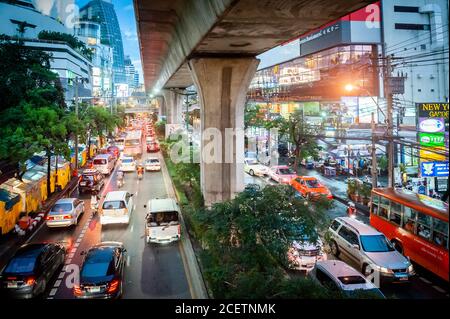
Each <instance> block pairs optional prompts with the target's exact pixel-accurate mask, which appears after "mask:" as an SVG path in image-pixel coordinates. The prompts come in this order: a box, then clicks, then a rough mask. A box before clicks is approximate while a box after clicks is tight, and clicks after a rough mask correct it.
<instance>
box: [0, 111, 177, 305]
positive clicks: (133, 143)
mask: <svg viewBox="0 0 450 319" xmlns="http://www.w3.org/2000/svg"><path fill="white" fill-rule="evenodd" d="M158 151H159V143H158V140H157V138H156V135H155V129H154V126H153V123H152V122H151V121H150V120H149V119H148V118H144V117H143V118H140V119H132V120H131V123H130V125H129V126H128V127H127V129H125V130H124V131H121V132H118V133H117V135H116V136H115V138H114V140H111V141H110V143H109V144H108V145H106V146H105V147H104V148H103V149H101V150H99V152H98V154H97V155H96V156H95V157H94V158H93V159H92V160H91V162H90V164H89V165H88V167H87V168H84V169H83V170H80V173H79V178H78V187H77V192H76V193H73V195H75V194H78V196H77V197H69V198H62V199H59V200H58V201H56V203H55V204H54V205H53V207H51V209H50V210H49V212H48V213H47V214H46V217H45V223H44V224H43V226H42V227H43V228H45V227H46V228H47V229H48V231H49V233H48V234H43V235H41V233H43V231H40V232H39V230H38V231H37V236H36V237H38V238H39V237H43V239H45V240H43V241H39V240H38V239H37V238H36V237H35V238H30V239H31V240H30V241H29V242H28V243H26V244H24V245H22V246H21V247H20V248H19V249H18V250H17V251H16V252H15V253H14V255H13V256H12V257H11V258H10V259H9V260H8V261H7V262H6V264H5V266H4V268H3V270H2V271H1V273H0V290H1V295H2V296H5V297H7V298H8V297H9V298H49V299H53V298H56V297H58V298H79V299H92V298H102V299H105V298H106V299H112V298H113V299H114V298H120V297H122V296H123V294H124V287H125V283H124V276H125V272H126V268H127V266H130V265H129V264H130V258H129V256H127V254H128V251H127V249H129V248H128V247H126V245H125V244H124V242H122V241H120V240H102V239H103V238H104V237H105V236H104V232H107V231H109V230H108V228H109V227H111V228H112V229H111V232H113V233H114V232H116V233H117V234H120V236H116V237H119V238H120V237H123V234H125V233H126V232H130V231H131V232H132V231H133V228H132V227H133V225H131V229H130V227H129V225H130V224H132V220H133V218H139V217H140V216H139V215H138V213H137V212H136V211H137V210H139V211H140V212H142V215H143V216H145V218H143V220H142V221H141V223H142V224H144V225H145V226H144V227H145V236H142V237H143V238H144V239H142V241H145V244H146V245H161V244H170V243H174V242H178V241H179V240H180V238H181V225H180V222H179V214H180V209H179V207H178V203H177V202H176V201H175V200H174V199H172V198H147V199H145V200H144V202H145V204H144V205H142V207H137V200H136V195H137V194H136V193H137V191H135V192H132V191H131V190H130V187H131V186H132V185H131V184H129V183H133V184H134V183H139V182H140V181H142V180H143V179H144V175H147V174H155V172H160V171H161V162H160V157H159V156H158ZM147 153H148V154H147ZM147 155H148V157H147ZM116 171H117V172H116ZM114 174H115V176H114V177H115V178H114V179H113V178H112V177H113V175H114ZM113 180H114V184H115V185H114V184H113ZM147 182H149V181H148V180H147ZM73 195H72V196H73ZM135 215H137V216H135ZM121 226H123V227H125V228H117V227H121ZM80 227H83V228H82V229H80ZM98 227H101V231H100V233H99V236H98V237H97V238H90V239H86V237H84V239H85V240H89V243H88V244H87V246H86V243H85V244H84V245H83V243H82V241H83V235H84V234H85V233H86V231H89V230H93V229H97V228H98ZM76 235H78V238H76ZM136 236H137V235H136ZM136 236H135V237H136ZM48 238H50V239H51V238H57V239H62V240H54V241H52V240H48ZM133 240H134V239H133ZM139 240H141V239H139ZM81 246H84V247H83V250H82V251H80V249H77V247H80V248H81ZM132 248H134V247H132ZM75 251H77V252H78V254H77V255H79V257H80V258H78V260H77V261H75V259H76V258H75V253H74V252H75ZM71 269H72V270H73V269H75V271H74V272H73V273H71ZM71 275H73V276H74V278H77V280H75V281H73V282H72V285H70V284H69V285H67V282H70V280H71V278H70V276H71ZM64 283H65V284H66V286H67V287H66V288H69V289H64V290H65V291H64V292H63V294H62V295H58V291H59V290H62V289H58V288H59V287H60V286H62V284H64Z"/></svg>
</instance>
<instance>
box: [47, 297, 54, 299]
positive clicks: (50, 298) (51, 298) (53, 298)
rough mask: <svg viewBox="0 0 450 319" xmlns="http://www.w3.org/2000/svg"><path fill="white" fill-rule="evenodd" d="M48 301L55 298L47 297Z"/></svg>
mask: <svg viewBox="0 0 450 319" xmlns="http://www.w3.org/2000/svg"><path fill="white" fill-rule="evenodd" d="M47 299H55V298H53V297H47Z"/></svg>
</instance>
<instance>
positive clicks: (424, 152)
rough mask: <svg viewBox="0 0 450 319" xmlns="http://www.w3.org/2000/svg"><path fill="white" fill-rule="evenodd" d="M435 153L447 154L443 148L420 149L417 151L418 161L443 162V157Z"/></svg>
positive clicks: (444, 158)
mask: <svg viewBox="0 0 450 319" xmlns="http://www.w3.org/2000/svg"><path fill="white" fill-rule="evenodd" d="M436 151H439V153H442V154H443V153H445V152H447V151H446V149H445V148H444V147H421V148H420V151H419V157H420V161H422V162H429V161H445V160H446V157H445V155H441V154H438V153H436Z"/></svg>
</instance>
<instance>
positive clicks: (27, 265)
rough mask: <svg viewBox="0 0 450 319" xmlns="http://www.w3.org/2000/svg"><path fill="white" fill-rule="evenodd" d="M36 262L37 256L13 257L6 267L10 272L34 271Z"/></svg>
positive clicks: (6, 271) (6, 270)
mask: <svg viewBox="0 0 450 319" xmlns="http://www.w3.org/2000/svg"><path fill="white" fill-rule="evenodd" d="M35 264H36V257H35V256H24V257H15V258H13V259H12V260H11V261H10V262H9V264H8V266H6V268H5V273H8V274H23V273H30V272H33V269H34V265H35Z"/></svg>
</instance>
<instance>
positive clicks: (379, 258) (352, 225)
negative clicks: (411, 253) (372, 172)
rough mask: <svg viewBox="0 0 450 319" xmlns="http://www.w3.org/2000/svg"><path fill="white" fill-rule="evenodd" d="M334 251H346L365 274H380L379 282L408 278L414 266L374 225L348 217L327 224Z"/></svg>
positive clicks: (411, 274) (337, 254)
mask: <svg viewBox="0 0 450 319" xmlns="http://www.w3.org/2000/svg"><path fill="white" fill-rule="evenodd" d="M328 230H329V233H330V247H331V252H332V253H333V255H335V256H336V257H338V256H339V255H340V254H345V255H346V256H347V257H348V258H349V259H351V260H352V261H354V262H355V263H356V264H357V265H359V267H360V268H359V269H361V272H362V273H363V274H364V275H365V276H369V275H371V274H373V277H374V278H376V277H375V276H376V275H379V277H378V278H379V279H380V281H379V282H380V284H381V283H382V282H386V281H388V282H403V281H406V282H408V281H409V278H410V277H411V276H413V275H414V269H413V266H412V264H411V262H410V261H409V259H407V258H406V257H405V256H403V255H402V254H400V253H399V252H398V251H397V250H395V249H394V247H393V246H392V244H391V243H390V242H389V241H388V240H387V238H386V237H385V236H384V235H383V234H382V233H380V232H378V231H377V230H376V229H375V228H373V227H371V226H369V225H366V224H364V223H362V222H361V221H359V220H356V219H354V218H349V217H338V218H336V219H334V220H333V222H332V223H331V226H330V227H329V229H328Z"/></svg>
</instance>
